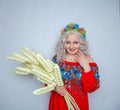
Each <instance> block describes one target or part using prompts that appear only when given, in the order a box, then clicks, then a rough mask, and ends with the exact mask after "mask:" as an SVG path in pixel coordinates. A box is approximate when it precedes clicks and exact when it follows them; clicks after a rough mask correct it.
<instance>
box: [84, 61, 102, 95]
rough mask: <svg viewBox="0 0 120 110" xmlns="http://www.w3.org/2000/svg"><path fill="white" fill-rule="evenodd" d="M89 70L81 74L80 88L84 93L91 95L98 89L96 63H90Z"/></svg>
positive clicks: (98, 81)
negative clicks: (81, 87)
mask: <svg viewBox="0 0 120 110" xmlns="http://www.w3.org/2000/svg"><path fill="white" fill-rule="evenodd" d="M89 65H90V67H91V70H90V71H89V72H83V74H82V86H83V90H84V91H85V92H88V93H91V92H94V91H95V90H97V89H98V88H99V87H100V80H99V71H98V66H97V64H96V63H90V64H89Z"/></svg>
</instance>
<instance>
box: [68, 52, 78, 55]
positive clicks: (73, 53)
mask: <svg viewBox="0 0 120 110" xmlns="http://www.w3.org/2000/svg"><path fill="white" fill-rule="evenodd" d="M68 53H69V54H70V55H75V54H76V53H77V52H68Z"/></svg>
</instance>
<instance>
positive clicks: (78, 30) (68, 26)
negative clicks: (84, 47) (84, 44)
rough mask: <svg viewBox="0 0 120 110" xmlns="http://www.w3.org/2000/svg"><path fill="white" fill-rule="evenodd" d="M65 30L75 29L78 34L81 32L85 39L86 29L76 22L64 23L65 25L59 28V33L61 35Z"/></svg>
mask: <svg viewBox="0 0 120 110" xmlns="http://www.w3.org/2000/svg"><path fill="white" fill-rule="evenodd" d="M67 31H77V32H79V33H80V34H82V37H83V39H86V31H85V29H84V28H80V27H79V25H78V24H75V23H70V24H68V25H66V27H65V28H64V29H62V30H61V35H63V34H64V32H67Z"/></svg>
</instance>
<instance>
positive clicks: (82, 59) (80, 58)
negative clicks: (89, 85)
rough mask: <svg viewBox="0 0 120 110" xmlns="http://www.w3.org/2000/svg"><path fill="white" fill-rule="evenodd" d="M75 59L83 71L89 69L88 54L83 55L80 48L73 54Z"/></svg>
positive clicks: (90, 60)
mask: <svg viewBox="0 0 120 110" xmlns="http://www.w3.org/2000/svg"><path fill="white" fill-rule="evenodd" d="M75 60H76V61H77V62H78V63H79V64H80V65H81V66H82V67H83V68H84V71H85V72H88V71H90V66H89V63H90V62H92V59H91V57H90V56H85V55H84V54H83V53H82V52H81V51H80V50H79V51H78V52H77V53H76V55H75Z"/></svg>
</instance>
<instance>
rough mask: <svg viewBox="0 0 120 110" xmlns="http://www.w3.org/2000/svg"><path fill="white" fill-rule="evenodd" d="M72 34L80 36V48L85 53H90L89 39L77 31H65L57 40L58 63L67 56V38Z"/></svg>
mask: <svg viewBox="0 0 120 110" xmlns="http://www.w3.org/2000/svg"><path fill="white" fill-rule="evenodd" d="M70 35H75V36H76V37H78V38H79V40H80V50H81V51H82V52H83V53H84V54H85V55H89V51H88V41H87V40H86V39H84V38H83V36H82V35H81V34H80V33H79V32H76V31H67V32H64V34H62V35H61V37H60V39H59V41H58V42H57V45H56V55H57V63H59V62H60V61H62V60H64V58H65V54H66V51H65V41H66V38H67V37H68V36H70Z"/></svg>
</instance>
